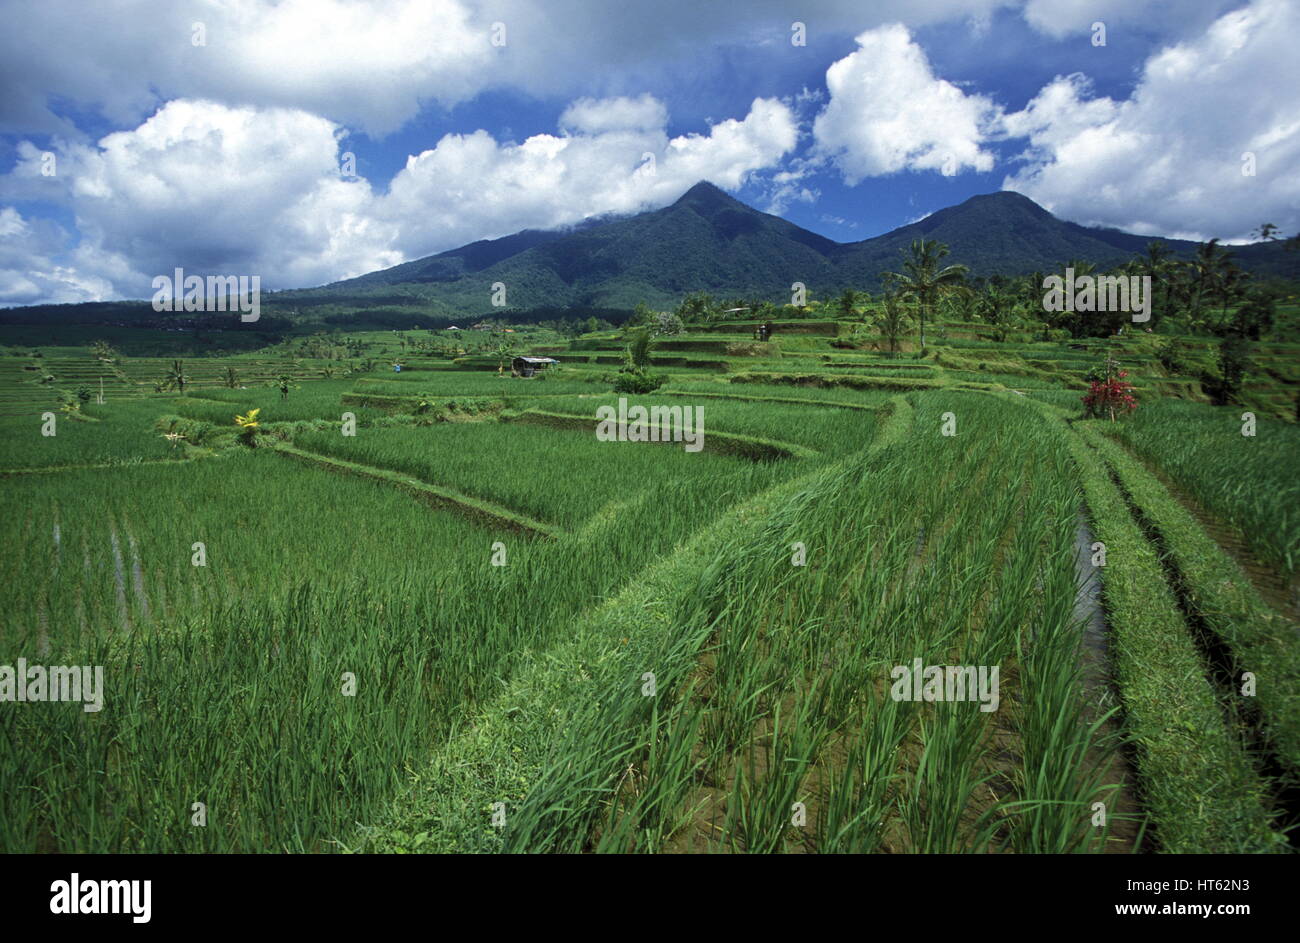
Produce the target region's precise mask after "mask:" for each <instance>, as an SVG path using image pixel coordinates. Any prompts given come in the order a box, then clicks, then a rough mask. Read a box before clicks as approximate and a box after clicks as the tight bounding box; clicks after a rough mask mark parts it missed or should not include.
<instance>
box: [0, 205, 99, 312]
mask: <svg viewBox="0 0 1300 943" xmlns="http://www.w3.org/2000/svg"><path fill="white" fill-rule="evenodd" d="M69 240H70V237H69V235H68V233H67V232H66V231H65V230H64V229H63V227H61V226H59V225H58V224H57V223H54V222H52V221H50V220H43V219H24V218H23V216H22V214H21V213H19V212H18V210H17V209H16V208H14V207H12V206H4V207H0V305H24V304H34V303H36V302H41V301H44V302H47V303H52V304H64V303H71V302H77V301H100V300H103V299H104V298H107V297H109V296H110V295H111V293H112V290H113V286H112V283H111V282H110V281H108V280H107V279H105V278H103V277H101V276H97V275H94V274H88V273H87V272H86V271H85V270H83V269H81V268H79V267H78V266H77V265H76V264H75V263H74V264H67V263H62V262H59V261H56V257H57V256H59V255H60V254H61V253H63V251H64V250H65V249H66V247H67V245H68V242H69Z"/></svg>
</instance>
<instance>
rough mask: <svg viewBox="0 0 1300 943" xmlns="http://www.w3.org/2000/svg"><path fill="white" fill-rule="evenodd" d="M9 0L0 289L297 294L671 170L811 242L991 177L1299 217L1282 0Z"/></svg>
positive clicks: (861, 234) (1237, 226)
mask: <svg viewBox="0 0 1300 943" xmlns="http://www.w3.org/2000/svg"><path fill="white" fill-rule="evenodd" d="M7 13H8V18H9V19H10V21H11V23H12V26H13V28H12V29H11V30H9V31H8V32H7V33H6V34H5V36H4V37H2V38H0V61H2V62H4V63H5V65H3V66H0V69H3V70H4V76H5V86H6V95H5V96H4V97H3V99H2V100H0V305H9V304H33V303H42V302H68V301H82V300H104V299H113V298H123V297H147V296H148V295H149V294H150V288H149V285H150V281H151V279H152V277H153V276H154V275H156V274H159V273H165V272H170V271H171V270H172V269H173V268H174V267H176V266H180V267H183V268H186V269H187V270H188V271H191V272H203V273H215V272H221V273H225V274H259V275H261V276H262V280H263V285H264V286H266V287H271V288H286V287H299V286H305V285H314V284H321V283H325V282H328V281H332V280H336V279H338V278H343V277H349V276H352V275H357V274H361V273H363V272H366V271H371V270H373V269H375V268H380V267H385V266H388V265H393V264H397V263H398V262H401V261H405V260H408V259H411V258H418V257H421V256H423V255H428V254H432V253H434V252H438V251H443V250H445V249H449V248H454V247H455V246H458V245H462V244H464V243H466V242H469V241H472V240H474V239H480V238H491V237H496V236H501V235H506V234H508V233H510V232H515V231H517V230H519V229H523V228H550V227H556V226H565V225H571V224H574V223H576V222H580V221H581V220H582V219H584V218H587V217H590V216H598V215H602V214H607V213H631V212H637V211H640V210H643V209H652V208H656V207H659V206H663V205H666V204H667V203H670V202H672V201H673V200H675V199H676V198H677V197H678V196H680V195H681V193H682V192H684V191H685V190H686V189H687V188H688V187H689V186H691V185H692V184H693V183H695V182H696V181H697V180H699V179H708V180H711V181H712V182H714V183H716V184H717V185H719V186H721V187H723V188H724V189H726V190H728V191H729V192H731V193H733V194H734V195H736V196H737V197H738V198H740V199H742V200H744V201H745V202H747V203H750V204H752V205H754V206H757V207H758V208H760V209H763V210H767V211H770V212H776V213H779V214H780V215H782V216H784V217H785V218H787V219H789V220H791V221H793V222H795V223H797V224H799V225H801V226H804V227H806V228H808V229H811V230H813V231H815V232H818V233H821V234H823V235H825V236H828V237H830V238H832V239H836V240H839V241H853V240H858V239H864V238H868V237H870V236H873V235H877V234H879V233H882V232H886V231H888V230H890V229H893V228H895V227H897V226H901V225H904V224H906V223H908V222H911V221H913V220H915V219H918V218H920V217H922V216H924V215H926V214H928V213H931V212H933V211H935V210H937V209H941V208H943V207H945V206H950V205H952V204H955V203H959V202H961V201H962V200H964V199H966V198H968V197H970V196H972V195H975V194H978V193H987V192H991V191H995V190H999V189H1003V188H1008V189H1015V190H1018V191H1020V192H1022V193H1025V194H1026V195H1028V196H1030V197H1031V198H1033V199H1035V200H1037V201H1038V202H1039V203H1041V204H1042V205H1044V206H1045V207H1047V208H1048V209H1050V210H1052V211H1053V212H1055V213H1057V214H1058V215H1060V216H1062V217H1064V218H1067V219H1072V220H1075V221H1078V222H1081V223H1084V224H1090V225H1109V226H1117V227H1120V228H1124V229H1129V230H1131V231H1136V232H1141V233H1144V234H1152V235H1157V234H1158V235H1169V236H1181V237H1190V238H1208V237H1209V236H1219V237H1220V238H1224V239H1227V240H1234V241H1235V240H1242V239H1246V238H1248V237H1249V234H1250V232H1251V231H1252V230H1253V229H1254V228H1255V227H1257V226H1258V225H1259V224H1260V223H1261V222H1264V221H1270V222H1275V223H1277V224H1278V225H1280V226H1281V227H1282V229H1283V231H1284V232H1286V233H1288V234H1289V233H1291V232H1294V231H1295V230H1296V229H1297V228H1300V182H1297V181H1300V174H1297V173H1296V170H1297V166H1296V165H1297V158H1300V101H1298V100H1297V97H1296V96H1295V94H1294V89H1295V88H1297V87H1300V66H1297V59H1296V57H1295V56H1294V52H1293V49H1292V48H1291V47H1292V46H1293V44H1294V40H1295V38H1296V36H1297V35H1300V13H1298V12H1297V5H1296V4H1294V3H1292V2H1288V0H968V2H959V0H907V2H904V0H878V2H876V3H863V2H861V0H857V2H840V0H822V2H818V3H807V2H804V3H787V2H777V0H750V2H749V3H746V4H736V5H728V4H702V3H700V2H699V0H693V2H685V0H663V2H661V3H659V4H656V5H654V6H644V7H639V6H638V7H626V8H619V7H618V6H617V5H614V4H608V3H596V2H594V0H586V2H584V0H551V2H548V3H546V4H539V3H536V2H525V0H371V2H359V0H310V2H309V0H279V2H271V0H244V2H242V3H239V4H230V3H221V2H217V0H194V2H188V3H167V2H161V0H158V2H152V0H144V2H130V3H128V2H119V3H104V4H96V5H94V6H93V7H88V6H87V5H85V4H83V3H78V2H74V0H39V2H38V0H17V2H15V3H11V4H10V5H9V8H8V11H7ZM795 23H802V24H803V25H804V33H805V36H806V41H805V43H804V44H802V45H796V44H794V43H792V41H791V39H792V36H793V35H794V32H793V30H792V24H795ZM1103 33H1104V42H1099V41H1098V40H1099V39H1101V38H1103V36H1102V34H1103ZM348 154H352V155H355V165H356V166H355V176H350V175H348V174H346V173H344V172H342V171H343V164H344V161H345V159H346V156H347V155H348ZM646 154H649V155H651V160H652V161H653V167H652V168H647V166H646V159H645V157H644V155H646ZM1248 154H1249V155H1250V160H1249V163H1250V168H1249V169H1250V171H1251V172H1250V173H1246V172H1243V167H1244V166H1245V163H1246V158H1247V155H1248ZM648 170H650V171H652V172H648Z"/></svg>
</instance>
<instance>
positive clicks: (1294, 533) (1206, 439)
mask: <svg viewBox="0 0 1300 943" xmlns="http://www.w3.org/2000/svg"><path fill="white" fill-rule="evenodd" d="M1241 415H1242V410H1241V409H1240V408H1228V407H1214V406H1206V405H1203V404H1201V403H1192V402H1187V401H1185V400H1172V399H1162V400H1155V401H1152V402H1149V403H1143V404H1142V405H1141V406H1140V407H1139V408H1138V410H1137V411H1136V412H1135V413H1134V415H1133V416H1132V417H1130V418H1129V419H1127V420H1126V421H1124V422H1122V423H1115V424H1114V426H1113V428H1109V429H1108V430H1107V431H1112V432H1114V433H1115V434H1116V435H1118V436H1119V437H1120V438H1122V439H1123V440H1124V441H1125V442H1127V443H1128V444H1129V445H1130V446H1132V447H1133V449H1134V450H1135V451H1136V452H1137V453H1138V454H1139V455H1141V456H1142V457H1143V458H1145V459H1147V460H1148V461H1150V462H1151V463H1152V464H1154V465H1155V466H1156V467H1158V468H1159V469H1160V470H1161V471H1163V472H1164V473H1165V474H1167V475H1168V476H1169V477H1170V478H1172V479H1173V481H1174V482H1175V483H1176V484H1177V485H1178V486H1179V487H1180V488H1181V489H1183V490H1184V491H1185V492H1187V494H1189V495H1190V496H1191V497H1192V498H1194V499H1195V500H1196V501H1197V502H1199V503H1200V504H1201V506H1202V507H1204V508H1206V509H1207V510H1209V511H1211V512H1212V513H1214V514H1216V515H1218V516H1220V517H1221V518H1223V519H1224V520H1226V521H1227V522H1228V523H1230V524H1232V525H1234V526H1235V527H1236V528H1238V529H1239V530H1240V531H1241V533H1242V534H1243V535H1244V537H1245V539H1246V540H1247V541H1248V543H1249V545H1250V546H1251V548H1252V549H1253V550H1254V551H1255V552H1256V553H1257V554H1258V555H1259V556H1260V557H1261V559H1263V560H1264V561H1265V562H1266V563H1268V564H1270V565H1271V566H1273V567H1276V568H1277V569H1278V570H1279V571H1280V572H1282V573H1284V574H1286V575H1287V576H1288V577H1292V578H1293V577H1295V575H1296V572H1297V567H1300V479H1298V478H1297V477H1296V474H1295V470H1296V468H1300V427H1297V426H1295V425H1294V424H1292V423H1287V422H1283V421H1280V420H1277V419H1270V418H1268V417H1265V416H1258V417H1257V420H1256V432H1255V435H1254V436H1244V435H1242V426H1243V423H1242V419H1241Z"/></svg>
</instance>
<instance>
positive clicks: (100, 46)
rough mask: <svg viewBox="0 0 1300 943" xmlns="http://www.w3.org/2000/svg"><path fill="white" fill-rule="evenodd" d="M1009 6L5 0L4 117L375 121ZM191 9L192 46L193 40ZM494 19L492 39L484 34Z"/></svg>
mask: <svg viewBox="0 0 1300 943" xmlns="http://www.w3.org/2000/svg"><path fill="white" fill-rule="evenodd" d="M1012 2H1013V0H879V2H876V3H873V4H872V5H871V8H870V9H869V10H868V9H864V5H863V4H862V3H861V0H823V2H820V3H818V4H817V9H816V11H815V13H814V12H813V11H808V12H807V13H806V14H803V15H801V14H800V11H799V10H798V9H797V8H792V7H791V6H790V4H789V3H788V2H786V0H749V2H748V3H746V5H745V7H744V10H743V12H742V13H738V12H737V9H736V8H735V7H734V6H732V5H729V4H721V3H700V2H699V0H658V2H656V3H653V4H651V3H644V4H620V3H593V2H592V0H548V2H546V3H538V2H537V0H193V2H189V3H183V4H182V3H175V2H171V0H134V2H131V3H86V2H84V0H9V2H8V3H6V8H5V29H4V30H3V31H0V63H3V65H2V66H0V70H2V73H3V75H4V80H5V81H4V86H5V94H4V96H3V97H0V129H4V130H8V131H10V132H14V133H24V134H32V133H58V134H61V135H63V136H65V137H76V136H78V135H77V132H76V130H75V128H74V127H73V126H72V124H71V123H69V122H68V121H67V120H66V119H65V118H63V117H60V116H59V115H58V114H56V113H55V112H54V111H51V110H50V105H51V102H53V101H56V100H58V99H63V100H65V101H67V102H70V103H73V104H75V105H76V106H78V107H80V108H83V109H89V110H98V111H99V112H101V113H102V114H103V115H105V116H106V117H107V118H108V119H109V120H110V121H111V122H113V123H114V125H116V126H118V127H133V126H135V125H136V124H138V123H139V122H140V121H142V120H143V119H144V118H145V117H146V116H148V115H149V114H151V113H152V112H153V111H155V110H156V109H157V108H158V107H159V106H160V105H162V104H163V103H164V102H165V101H168V100H172V99H178V98H195V99H206V100H211V101H217V102H221V103H222V104H226V105H230V106H242V105H251V106H254V107H269V106H278V107H283V108H291V109H302V110H306V111H310V112H312V113H314V114H318V115H321V116H323V117H327V118H329V119H331V120H333V121H336V122H339V123H342V124H345V125H347V126H348V127H350V128H355V129H359V130H364V131H366V132H367V133H370V134H372V135H382V134H385V133H388V132H391V131H393V130H394V129H396V128H398V127H401V126H402V125H403V124H404V123H405V122H406V121H408V120H409V119H410V118H412V117H413V116H414V115H416V114H417V113H418V112H419V110H420V108H421V105H422V103H424V102H438V103H440V104H442V105H447V106H450V105H454V104H457V103H459V102H464V101H468V100H469V99H471V98H473V97H474V96H475V95H477V94H478V93H480V92H482V91H484V90H486V89H493V88H514V89H519V90H522V91H524V92H526V93H529V94H532V95H537V96H556V97H569V96H573V95H577V94H592V93H593V92H601V93H617V92H621V91H623V90H624V89H626V88H629V87H632V88H635V87H637V86H638V82H637V80H638V79H644V78H645V77H646V76H650V75H655V76H660V77H664V78H667V79H669V80H671V79H673V78H675V77H677V76H680V75H681V74H682V70H683V69H689V70H699V69H701V68H707V67H708V66H709V64H710V63H711V62H713V61H714V60H715V59H716V58H717V54H718V53H717V51H718V48H719V47H720V46H727V45H735V46H743V47H746V48H749V49H758V48H759V47H762V48H763V49H765V50H767V52H765V53H764V54H765V55H770V56H773V57H785V56H796V55H805V56H806V55H808V54H810V53H811V52H812V50H814V49H816V48H817V45H818V44H820V43H823V42H825V41H826V40H827V39H828V38H830V37H834V36H843V35H847V34H850V33H851V32H853V31H855V30H860V29H862V28H863V27H864V26H871V25H876V24H879V23H885V22H892V21H894V20H900V19H905V20H906V21H907V22H909V23H911V24H913V25H924V24H928V23H936V22H943V21H948V20H960V19H964V18H965V17H967V16H968V15H987V14H988V13H989V11H992V10H995V9H997V8H999V7H1003V6H1007V5H1008V4H1010V3H1012ZM794 19H802V20H805V21H807V25H808V29H809V44H810V45H809V46H808V47H804V48H795V47H792V46H791V45H790V43H789V38H790V23H791V21H792V20H794ZM195 22H201V23H203V24H204V26H205V28H206V42H207V45H206V46H194V45H193V41H192V39H193V35H194V34H193V29H192V27H193V24H194V23H195ZM497 22H500V23H503V24H504V25H505V27H506V32H505V45H504V46H493V45H492V42H491V39H492V28H493V24H494V23H497ZM641 87H645V85H644V83H642V84H641Z"/></svg>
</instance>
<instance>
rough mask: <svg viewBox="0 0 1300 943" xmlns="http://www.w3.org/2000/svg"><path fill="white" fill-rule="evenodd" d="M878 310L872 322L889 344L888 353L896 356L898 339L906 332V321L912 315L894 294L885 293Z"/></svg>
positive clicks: (909, 319)
mask: <svg viewBox="0 0 1300 943" xmlns="http://www.w3.org/2000/svg"><path fill="white" fill-rule="evenodd" d="M881 302H882V303H881V307H880V310H879V311H878V312H877V313H876V316H875V318H874V320H873V323H874V324H875V326H876V330H878V331H880V336H881V337H882V338H883V339H884V340H885V341H887V342H888V344H889V355H890V356H891V357H897V356H898V339H899V338H900V337H902V336H903V335H904V334H905V333H907V327H908V322H909V321H911V320H912V316H911V315H910V314H909V313H908V311H907V308H906V307H904V306H903V304H902V303H901V302H900V301H899V298H898V296H897V295H896V294H893V293H892V292H891V293H887V294H885V295H884V296H883V297H882V298H881Z"/></svg>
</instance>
